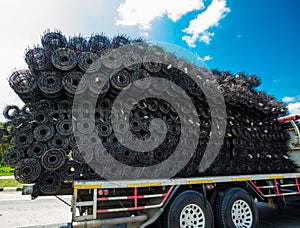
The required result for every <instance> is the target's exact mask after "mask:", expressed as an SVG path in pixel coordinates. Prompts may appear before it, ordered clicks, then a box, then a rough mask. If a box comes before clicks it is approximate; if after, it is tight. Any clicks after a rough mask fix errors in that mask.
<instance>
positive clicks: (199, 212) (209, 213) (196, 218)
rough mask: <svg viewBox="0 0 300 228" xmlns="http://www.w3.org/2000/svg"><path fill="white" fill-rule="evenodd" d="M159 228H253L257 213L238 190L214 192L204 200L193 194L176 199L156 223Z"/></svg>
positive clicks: (200, 195) (247, 197) (226, 189)
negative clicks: (208, 198)
mask: <svg viewBox="0 0 300 228" xmlns="http://www.w3.org/2000/svg"><path fill="white" fill-rule="evenodd" d="M158 223H159V226H160V227H168V228H169V227H171V228H194V227H203V228H204V227H205V228H213V227H220V228H223V227H238V228H252V227H257V224H258V211H257V208H256V204H255V202H254V200H253V198H252V197H251V196H250V195H249V193H248V192H246V191H245V190H244V189H242V188H237V187H229V188H221V189H219V190H218V189H217V190H216V191H215V192H214V193H213V194H212V195H211V197H210V200H209V201H208V200H206V199H205V197H203V195H202V194H200V193H199V192H197V191H194V190H186V191H183V192H182V193H180V194H179V195H177V196H176V197H175V198H174V199H173V200H172V203H171V204H170V205H169V206H168V207H167V208H166V210H165V212H164V213H163V215H162V216H161V218H160V219H159V221H158Z"/></svg>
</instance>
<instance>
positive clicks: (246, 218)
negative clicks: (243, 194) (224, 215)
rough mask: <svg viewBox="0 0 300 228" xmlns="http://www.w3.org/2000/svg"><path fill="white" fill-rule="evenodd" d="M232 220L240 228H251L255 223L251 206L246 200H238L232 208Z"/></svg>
mask: <svg viewBox="0 0 300 228" xmlns="http://www.w3.org/2000/svg"><path fill="white" fill-rule="evenodd" d="M231 218H232V221H233V223H234V225H235V227H238V228H250V227H251V226H252V222H253V215H252V211H251V208H250V206H249V204H248V203H247V202H246V201H244V200H237V201H235V202H234V204H233V205H232V208H231Z"/></svg>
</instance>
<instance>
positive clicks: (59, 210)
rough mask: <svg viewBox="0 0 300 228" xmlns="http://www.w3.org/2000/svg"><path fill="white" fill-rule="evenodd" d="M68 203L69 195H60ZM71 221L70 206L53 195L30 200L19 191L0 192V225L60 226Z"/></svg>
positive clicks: (6, 227) (6, 226)
mask: <svg viewBox="0 0 300 228" xmlns="http://www.w3.org/2000/svg"><path fill="white" fill-rule="evenodd" d="M62 198H63V199H64V200H65V201H67V202H68V203H70V201H71V197H70V196H63V197H62ZM70 222H71V212H70V207H69V206H67V205H66V204H64V203H63V202H61V201H59V200H58V199H56V198H55V197H53V196H44V197H39V198H37V199H35V200H31V199H30V196H29V195H26V196H22V195H21V192H0V227H5V228H8V227H47V228H48V227H49V228H50V227H53V228H54V227H55V228H57V227H62V226H66V225H67V224H68V223H70Z"/></svg>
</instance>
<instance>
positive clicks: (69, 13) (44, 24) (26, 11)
mask: <svg viewBox="0 0 300 228" xmlns="http://www.w3.org/2000/svg"><path fill="white" fill-rule="evenodd" d="M121 2H122V0H114V1H107V0H89V1H88V4H87V2H86V1H85V0H64V1H61V0H52V1H44V2H43V3H41V1H39V0H27V1H26V2H25V1H19V0H10V1H0V28H1V34H2V35H1V42H0V50H1V54H0V66H1V67H0V91H1V92H0V95H1V96H0V121H3V116H2V110H3V108H4V107H5V106H6V105H7V104H18V105H21V104H22V103H21V101H20V99H19V98H18V97H17V95H16V94H15V93H14V91H13V90H12V89H11V88H10V87H9V85H8V82H7V80H6V78H7V77H9V76H10V74H11V73H12V71H13V70H14V69H15V68H17V69H22V68H26V67H27V65H26V63H25V61H24V51H25V49H26V48H27V47H28V46H30V47H32V46H33V45H35V44H40V36H41V35H42V34H43V32H44V30H46V29H47V28H50V29H54V28H56V29H60V30H61V31H62V32H63V33H64V34H65V35H66V36H67V37H68V36H69V35H74V34H79V33H80V34H82V35H84V36H89V35H91V34H92V33H95V32H99V33H100V32H104V33H105V34H108V35H109V36H112V35H114V34H118V33H125V32H126V34H128V35H130V36H133V37H137V36H139V29H138V28H128V27H127V28H122V27H119V26H116V25H115V21H114V18H116V17H117V9H118V7H119V5H120V4H121Z"/></svg>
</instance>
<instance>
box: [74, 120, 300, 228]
mask: <svg viewBox="0 0 300 228" xmlns="http://www.w3.org/2000/svg"><path fill="white" fill-rule="evenodd" d="M299 119H300V116H290V117H284V118H281V119H279V121H280V122H284V123H286V124H287V125H286V126H287V128H286V129H287V131H288V132H289V134H290V141H289V147H290V158H291V159H293V160H294V162H295V163H296V164H298V168H299V164H300V132H299V127H298V126H299V122H296V121H297V120H299ZM289 201H300V171H299V169H298V170H297V172H296V173H269V174H250V175H231V176H203V177H191V178H171V179H138V180H118V181H105V180H103V181H74V183H73V195H72V205H71V210H72V225H73V227H98V226H107V225H116V224H127V227H168V228H177V227H180V228H182V227H249V228H250V227H257V224H258V212H257V208H256V204H255V202H266V203H268V204H269V205H270V206H275V205H276V206H277V207H278V208H279V209H280V210H284V209H285V208H286V207H287V202H289Z"/></svg>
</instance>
